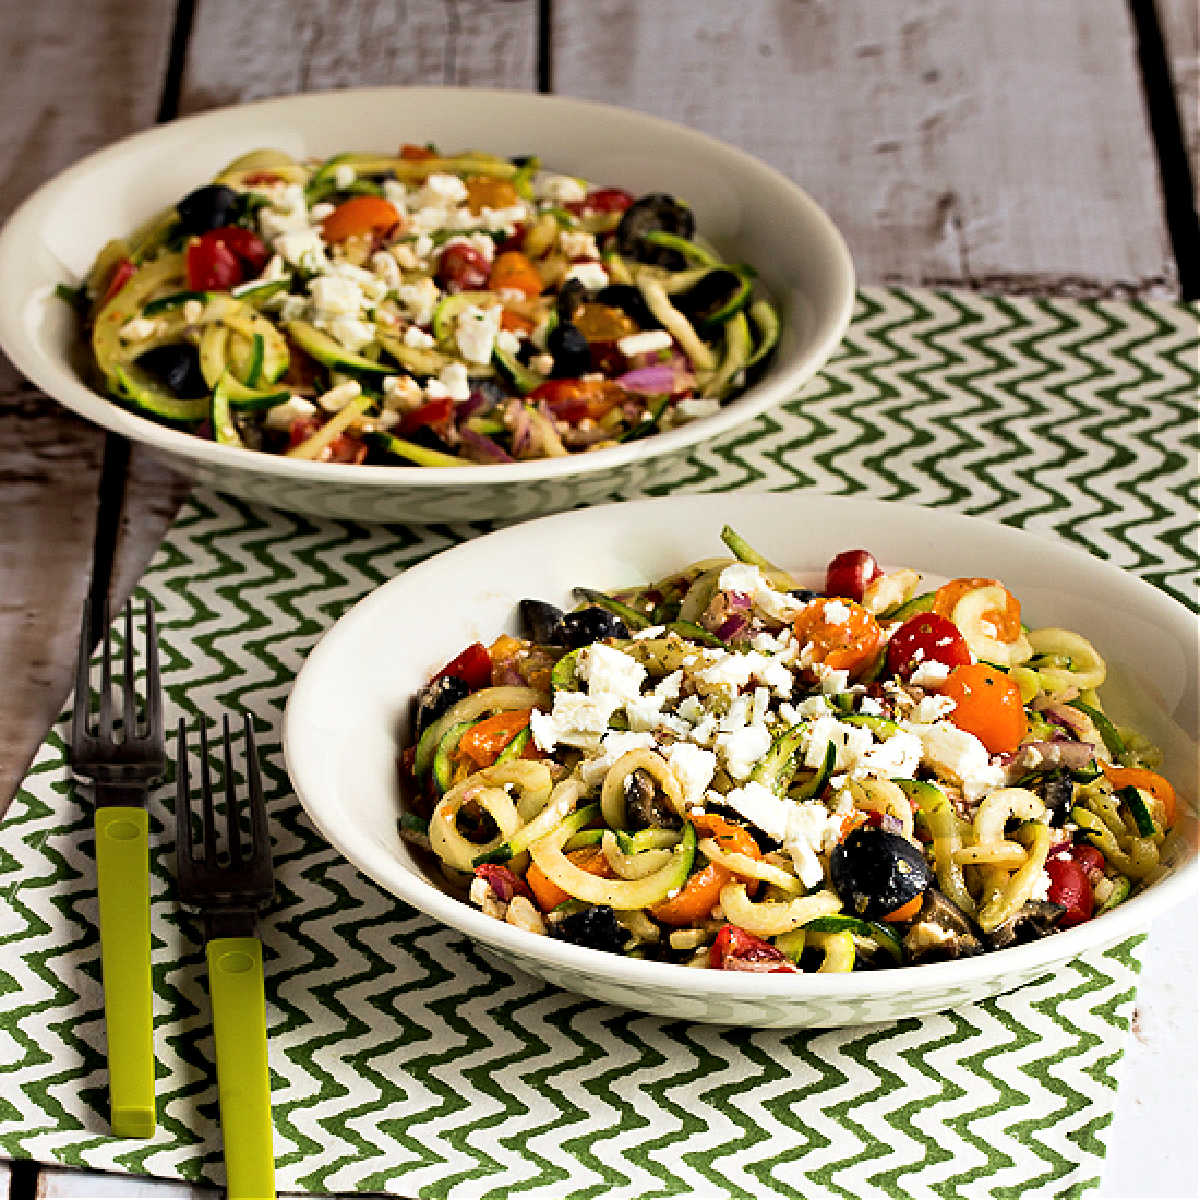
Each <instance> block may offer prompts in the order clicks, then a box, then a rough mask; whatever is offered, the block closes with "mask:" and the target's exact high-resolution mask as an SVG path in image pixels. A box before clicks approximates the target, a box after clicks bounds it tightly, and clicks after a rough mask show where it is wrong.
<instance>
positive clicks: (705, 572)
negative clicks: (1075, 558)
mask: <svg viewBox="0 0 1200 1200" xmlns="http://www.w3.org/2000/svg"><path fill="white" fill-rule="evenodd" d="M721 536H722V539H723V540H724V542H725V543H726V546H727V547H728V549H729V551H730V552H731V554H730V555H728V556H726V557H718V558H706V559H703V560H700V561H698V562H696V563H694V564H692V565H690V566H687V567H684V568H683V569H679V570H675V571H672V572H671V573H670V574H668V575H666V576H664V577H661V578H659V579H657V580H655V581H653V582H650V583H647V584H645V585H644V586H640V587H635V588H629V589H623V590H619V591H615V592H614V591H596V590H593V589H590V588H586V587H580V588H577V589H576V593H577V596H578V598H579V600H580V605H579V607H577V608H575V609H574V610H573V611H568V612H564V611H562V610H561V609H559V608H558V607H555V606H553V605H550V604H546V603H544V602H542V601H540V600H537V599H526V600H522V601H521V603H520V606H519V608H520V635H519V636H513V635H510V634H502V635H501V636H500V637H498V638H496V639H495V640H494V641H492V642H491V643H490V645H485V644H484V643H483V642H476V643H473V644H472V645H470V646H468V647H466V648H465V649H464V650H463V651H462V652H461V653H460V654H458V655H457V656H456V657H455V658H454V659H452V660H451V661H450V662H449V663H447V664H446V665H445V666H444V667H443V668H442V669H441V670H440V671H438V672H437V673H436V674H435V675H434V676H433V678H432V679H431V680H430V681H429V683H428V684H426V686H425V687H424V688H423V689H422V690H421V692H420V693H419V695H418V697H417V699H416V705H415V715H414V729H413V738H412V740H411V741H410V743H409V746H408V748H407V750H406V751H405V753H404V755H403V756H402V760H401V761H402V778H403V786H404V792H405V795H406V798H407V811H406V812H405V814H404V816H403V817H402V818H401V827H402V831H403V834H404V836H406V837H407V838H408V839H409V840H410V841H412V842H413V843H415V844H417V845H419V846H421V847H422V848H423V849H424V850H426V851H427V852H428V853H429V854H431V855H432V858H433V860H434V862H435V863H436V866H437V869H438V870H440V872H441V875H442V877H443V879H444V880H445V882H446V884H447V886H449V887H451V888H453V889H456V890H457V891H458V893H459V894H461V895H465V896H466V897H467V898H468V899H469V901H470V902H471V903H473V904H474V905H476V906H477V907H478V908H479V909H481V910H482V912H483V913H485V914H487V915H489V916H491V917H493V918H495V919H497V920H500V921H504V922H506V923H508V924H510V925H515V926H517V927H518V928H520V929H524V930H526V931H528V932H532V933H537V934H542V935H546V936H549V937H552V938H556V939H559V940H562V941H565V942H569V943H572V944H574V945H577V946H583V947H588V948H591V949H594V950H603V951H608V952H610V953H613V954H619V955H623V956H626V957H630V958H637V959H651V960H655V961H658V962H663V963H674V964H679V965H685V966H689V967H699V968H705V969H716V970H722V971H739V972H749V973H771V974H794V973H797V972H800V973H803V972H809V971H811V972H815V973H820V974H826V973H846V972H851V971H862V970H878V969H886V968H895V967H900V966H916V965H921V964H926V963H934V962H946V961H949V960H957V959H961V958H969V957H973V956H977V955H982V954H985V953H988V952H991V951H995V950H1002V949H1006V948H1009V947H1013V946H1017V945H1021V944H1023V943H1027V942H1030V941H1034V940H1037V939H1040V938H1042V937H1045V936H1046V935H1048V934H1051V933H1055V932H1057V931H1058V930H1063V929H1069V928H1072V927H1074V926H1079V925H1082V924H1084V923H1086V922H1089V921H1091V920H1093V919H1095V918H1096V917H1097V916H1099V915H1100V914H1102V913H1105V912H1108V911H1110V910H1112V909H1114V908H1116V907H1117V906H1119V905H1120V904H1122V903H1123V902H1124V901H1125V900H1127V899H1128V898H1129V897H1130V896H1131V895H1134V894H1136V893H1137V892H1138V891H1140V890H1141V889H1142V888H1143V887H1145V886H1146V885H1148V884H1150V883H1152V882H1154V881H1155V880H1156V879H1158V878H1159V877H1160V876H1161V875H1162V873H1163V871H1164V855H1167V854H1168V853H1169V851H1168V847H1169V845H1170V842H1171V837H1172V831H1173V830H1174V829H1175V828H1176V826H1177V823H1178V814H1179V805H1178V802H1177V799H1176V794H1175V789H1174V787H1173V786H1172V784H1171V783H1170V782H1169V781H1168V780H1167V779H1166V778H1165V777H1164V776H1163V775H1162V774H1161V773H1160V772H1159V770H1158V769H1157V768H1159V767H1160V765H1161V762H1162V755H1161V753H1160V751H1159V749H1158V748H1157V747H1156V746H1154V745H1152V744H1151V743H1150V742H1149V741H1148V740H1147V738H1146V737H1144V736H1143V735H1142V734H1141V733H1139V732H1138V731H1137V730H1136V729H1134V728H1132V727H1129V726H1123V725H1118V724H1117V723H1116V722H1114V721H1113V720H1112V719H1111V718H1110V717H1109V716H1108V715H1107V713H1106V710H1105V707H1104V702H1103V701H1102V700H1101V696H1100V689H1101V688H1102V685H1103V684H1104V682H1105V678H1106V674H1107V667H1106V663H1105V661H1104V659H1103V658H1102V656H1101V654H1100V653H1099V651H1098V650H1097V649H1096V648H1095V647H1094V646H1093V645H1092V644H1091V642H1090V641H1088V640H1087V639H1086V638H1085V637H1083V636H1082V635H1081V634H1079V633H1077V632H1074V631H1072V630H1070V629H1067V628H1062V627H1058V626H1046V627H1034V628H1029V627H1027V626H1026V625H1025V624H1024V623H1023V620H1022V610H1021V603H1020V600H1019V598H1018V597H1017V596H1015V595H1014V594H1013V593H1012V592H1011V591H1010V590H1009V589H1008V588H1007V587H1006V586H1005V585H1004V584H1003V583H1002V582H1001V581H1000V580H998V579H994V578H987V577H974V576H971V577H962V578H954V579H949V580H942V581H940V582H939V581H933V580H928V579H924V578H923V577H922V576H921V575H920V574H918V572H917V571H915V570H912V569H909V568H900V569H895V570H891V571H888V572H886V573H885V572H883V571H882V570H881V569H880V568H879V567H878V565H877V563H876V561H875V559H874V557H873V556H872V555H871V554H869V553H868V552H866V551H862V550H853V551H846V552H844V553H841V554H838V555H837V556H836V557H835V558H833V560H832V561H831V562H830V563H829V565H828V568H827V570H826V573H825V579H824V581H823V585H822V586H819V587H817V588H808V587H802V586H800V585H799V583H798V581H797V579H795V578H794V577H793V576H792V575H790V574H789V573H788V572H787V571H785V570H782V569H781V568H780V567H778V566H776V565H775V564H774V563H772V562H770V561H768V560H767V559H766V558H765V557H763V555H762V554H760V553H759V552H758V551H756V550H755V549H754V548H753V547H752V546H751V545H750V544H749V543H748V542H747V541H746V540H745V539H744V538H742V537H741V536H739V535H738V534H737V533H736V532H735V531H734V530H733V529H731V528H729V527H728V526H727V527H726V528H725V529H724V530H723V532H722V535H721Z"/></svg>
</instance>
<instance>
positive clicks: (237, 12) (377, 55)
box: [181, 0, 537, 112]
mask: <svg viewBox="0 0 1200 1200" xmlns="http://www.w3.org/2000/svg"><path fill="white" fill-rule="evenodd" d="M536 17H537V14H536V4H535V3H534V0H425V2H421V0H403V2H401V3H396V2H395V0H347V2H344V3H338V4H323V5H316V4H306V5H295V4H292V3H291V0H263V3H260V4H255V5H246V4H243V3H241V2H240V0H200V3H199V5H198V6H197V12H196V21H195V26H194V30H193V33H192V40H191V43H190V45H189V48H188V58H187V67H186V70H185V72H184V79H183V96H182V100H181V111H182V112H196V111H199V110H201V109H205V108H213V107H215V106H218V105H224V104H240V103H242V102H244V101H246V100H255V99H260V98H262V97H264V96H277V95H283V94H285V93H291V92H304V91H324V90H326V89H328V88H337V87H368V86H372V85H383V84H453V85H456V86H477V87H485V86H486V87H507V88H523V89H531V88H533V87H534V86H535V83H536V63H537V19H536Z"/></svg>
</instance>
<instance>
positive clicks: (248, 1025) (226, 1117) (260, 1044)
mask: <svg viewBox="0 0 1200 1200" xmlns="http://www.w3.org/2000/svg"><path fill="white" fill-rule="evenodd" d="M207 955H208V990H209V993H210V994H211V996H212V1013H213V1033H214V1035H215V1038H216V1044H217V1093H218V1096H219V1098H220V1102H221V1136H222V1137H223V1138H224V1141H225V1185H226V1188H227V1189H228V1193H229V1200H274V1196H275V1151H274V1146H273V1141H272V1133H273V1127H272V1124H271V1084H270V1079H269V1077H268V1075H267V1015H266V1000H265V997H264V994H263V964H262V943H261V942H260V941H259V940H258V938H252V937H241V938H214V939H213V940H212V941H211V942H209V943H208V948H207Z"/></svg>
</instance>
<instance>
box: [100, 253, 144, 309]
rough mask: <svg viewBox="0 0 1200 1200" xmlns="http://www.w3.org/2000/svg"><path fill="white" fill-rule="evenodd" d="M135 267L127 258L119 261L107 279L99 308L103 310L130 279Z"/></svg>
mask: <svg viewBox="0 0 1200 1200" xmlns="http://www.w3.org/2000/svg"><path fill="white" fill-rule="evenodd" d="M136 270H137V267H135V266H134V265H133V263H132V262H130V261H129V259H127V258H123V259H121V261H120V262H119V263H117V265H116V266H115V267H113V272H112V274H111V275H110V276H109V277H108V286H107V287H106V288H105V289H104V295H103V296H101V297H100V307H101V308H103V307H104V305H106V304H107V303H108V302H109V301H110V300H111V299H112V298H113V297H114V296H115V295H116V294H117V293H118V292H119V291H120V290H121V289H122V288H123V287H124V286H125V285H126V284H127V283H128V282H129V281H130V280H131V279H132V278H133V275H134V272H135V271H136Z"/></svg>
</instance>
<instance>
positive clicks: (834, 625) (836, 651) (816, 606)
mask: <svg viewBox="0 0 1200 1200" xmlns="http://www.w3.org/2000/svg"><path fill="white" fill-rule="evenodd" d="M792 626H793V629H794V630H795V633H796V641H797V642H799V643H800V646H801V650H802V652H803V649H804V648H805V647H807V646H811V647H812V650H811V651H809V653H810V654H811V655H812V656H813V658H814V660H815V661H817V662H823V663H824V664H825V665H826V666H827V667H830V668H832V669H833V670H835V671H849V672H850V674H851V675H855V674H857V673H858V672H860V671H863V670H865V669H866V668H867V667H868V666H870V665H871V663H872V662H873V661H874V659H875V655H876V653H877V652H878V650H879V643H880V640H881V639H882V637H883V634H882V631H881V630H880V628H879V624H878V622H877V621H876V620H875V618H874V617H873V616H872V615H871V614H870V613H869V612H867V610H866V609H865V608H863V606H862V605H861V604H856V603H855V602H854V601H853V600H849V599H841V598H824V599H817V600H814V601H812V602H811V603H810V604H806V605H805V606H804V608H803V609H802V610H801V611H800V613H799V614H798V615H797V616H796V619H795V620H794V621H793V623H792Z"/></svg>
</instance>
